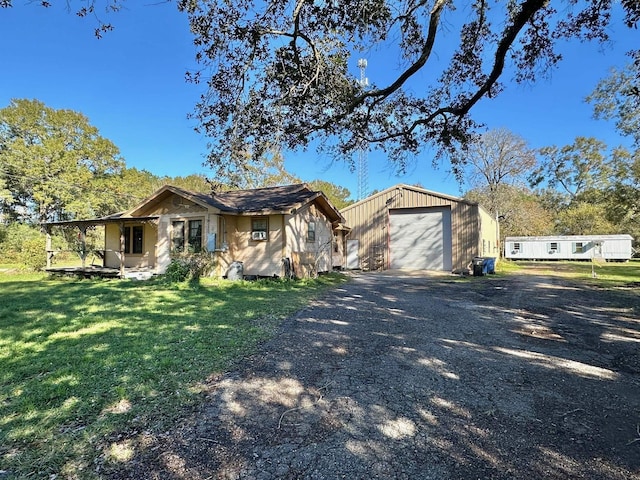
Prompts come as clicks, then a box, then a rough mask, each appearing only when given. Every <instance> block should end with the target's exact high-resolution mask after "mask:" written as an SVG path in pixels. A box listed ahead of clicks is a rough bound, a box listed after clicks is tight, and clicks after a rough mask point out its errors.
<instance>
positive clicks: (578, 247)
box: [573, 242, 585, 253]
mask: <svg viewBox="0 0 640 480" xmlns="http://www.w3.org/2000/svg"><path fill="white" fill-rule="evenodd" d="M584 252H585V248H584V243H583V242H576V243H574V244H573V253H584Z"/></svg>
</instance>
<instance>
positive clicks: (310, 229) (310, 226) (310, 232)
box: [307, 222, 316, 242]
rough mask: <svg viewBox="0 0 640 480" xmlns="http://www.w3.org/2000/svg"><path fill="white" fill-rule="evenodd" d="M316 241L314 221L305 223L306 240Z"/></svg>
mask: <svg viewBox="0 0 640 480" xmlns="http://www.w3.org/2000/svg"><path fill="white" fill-rule="evenodd" d="M315 241H316V222H309V223H307V242H315Z"/></svg>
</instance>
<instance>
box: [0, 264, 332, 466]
mask: <svg viewBox="0 0 640 480" xmlns="http://www.w3.org/2000/svg"><path fill="white" fill-rule="evenodd" d="M342 281H344V277H343V276H341V275H328V276H324V277H321V278H319V279H316V280H306V281H295V282H294V281H258V282H235V283H234V282H226V281H207V280H204V281H203V285H199V286H189V285H186V284H180V285H170V284H163V283H161V282H158V281H151V282H135V281H114V280H111V281H105V280H70V279H53V280H52V279H48V278H47V277H45V276H43V275H40V274H31V275H1V274H0V365H1V368H0V477H3V478H4V477H5V476H8V477H9V478H12V477H16V478H26V477H28V478H56V476H57V478H93V477H97V476H99V473H98V472H99V471H100V469H101V468H102V467H103V464H104V463H105V462H106V463H109V462H117V461H119V460H122V459H123V458H127V456H129V455H131V454H132V452H130V451H126V449H125V450H124V451H121V450H117V451H114V450H113V445H115V444H117V442H116V440H117V439H118V438H119V435H124V436H126V435H127V434H132V433H135V432H138V433H144V432H149V433H153V432H159V431H162V429H163V428H165V427H167V426H168V425H170V424H171V422H172V421H174V420H175V419H176V418H177V416H178V415H179V413H180V411H181V409H183V408H185V407H188V406H189V405H193V404H194V403H195V402H197V401H198V399H199V398H200V394H201V392H202V389H203V384H204V382H206V380H207V378H208V377H209V376H211V375H213V374H215V373H217V372H221V371H223V370H224V369H225V368H227V367H229V365H230V364H231V362H232V361H233V360H235V359H238V358H240V357H241V356H242V355H244V354H247V353H248V352H250V351H252V349H254V348H255V347H256V345H257V343H258V342H260V341H261V340H264V339H266V338H267V337H268V336H269V335H270V334H272V333H273V331H274V328H275V327H276V326H277V324H278V323H279V321H280V320H281V319H282V318H283V317H284V316H286V315H288V314H291V313H293V312H294V311H296V310H297V309H299V308H301V307H302V306H303V305H305V304H306V303H307V302H308V301H309V300H310V299H311V298H312V297H313V296H315V295H318V294H319V293H320V292H321V291H322V290H323V289H325V288H327V287H330V286H333V285H337V284H339V283H340V282H342Z"/></svg>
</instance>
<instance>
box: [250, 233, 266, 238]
mask: <svg viewBox="0 0 640 480" xmlns="http://www.w3.org/2000/svg"><path fill="white" fill-rule="evenodd" d="M266 239H267V232H251V240H266Z"/></svg>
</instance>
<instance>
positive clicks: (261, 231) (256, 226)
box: [251, 218, 269, 240]
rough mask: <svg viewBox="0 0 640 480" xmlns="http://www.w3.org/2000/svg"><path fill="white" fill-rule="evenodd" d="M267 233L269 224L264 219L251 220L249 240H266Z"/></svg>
mask: <svg viewBox="0 0 640 480" xmlns="http://www.w3.org/2000/svg"><path fill="white" fill-rule="evenodd" d="M268 232H269V222H268V221H267V219H266V218H252V219H251V240H267V239H268V238H269V235H268Z"/></svg>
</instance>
